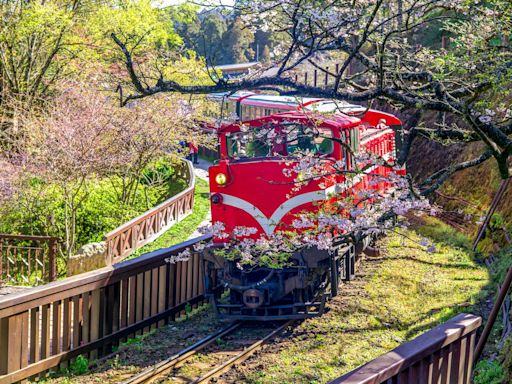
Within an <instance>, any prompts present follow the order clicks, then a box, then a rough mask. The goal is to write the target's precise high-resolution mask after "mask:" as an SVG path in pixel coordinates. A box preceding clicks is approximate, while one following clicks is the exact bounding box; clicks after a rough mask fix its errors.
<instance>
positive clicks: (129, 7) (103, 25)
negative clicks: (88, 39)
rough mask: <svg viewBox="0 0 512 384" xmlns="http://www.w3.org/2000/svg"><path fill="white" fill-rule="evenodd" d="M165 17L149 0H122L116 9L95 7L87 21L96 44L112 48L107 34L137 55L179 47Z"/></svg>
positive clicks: (179, 40) (178, 40) (178, 38)
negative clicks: (136, 51)
mask: <svg viewBox="0 0 512 384" xmlns="http://www.w3.org/2000/svg"><path fill="white" fill-rule="evenodd" d="M166 16H167V15H166V13H165V12H163V11H161V10H159V9H158V8H156V7H154V6H153V5H152V4H151V1H150V0H124V1H121V2H120V3H119V4H118V6H112V5H111V4H108V3H107V4H105V5H103V6H101V7H98V8H97V10H96V12H95V14H94V17H93V18H91V19H90V20H89V24H88V29H89V31H88V32H89V34H90V35H91V36H93V38H94V39H95V40H97V41H100V42H101V41H103V42H104V44H105V45H110V46H112V44H113V42H112V40H111V39H110V34H111V33H116V34H117V35H118V36H119V37H120V38H123V39H124V40H125V41H127V42H128V44H129V47H130V48H131V49H137V50H138V51H139V52H140V51H141V50H142V51H144V50H147V49H150V48H154V47H162V46H165V47H170V48H175V47H177V46H179V45H180V44H181V43H182V39H181V38H180V36H179V35H178V34H177V33H175V32H174V30H173V28H171V25H170V20H169V18H168V17H166Z"/></svg>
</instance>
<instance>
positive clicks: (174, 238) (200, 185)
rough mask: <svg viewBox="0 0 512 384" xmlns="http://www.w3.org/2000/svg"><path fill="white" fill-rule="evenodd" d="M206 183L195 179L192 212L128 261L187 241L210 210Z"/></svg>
mask: <svg viewBox="0 0 512 384" xmlns="http://www.w3.org/2000/svg"><path fill="white" fill-rule="evenodd" d="M209 191H210V190H209V188H208V183H207V182H206V181H204V180H202V179H200V178H198V177H196V191H195V195H194V211H193V213H192V214H191V215H189V216H187V217H186V218H185V219H183V220H182V221H180V222H179V223H177V224H175V225H174V226H172V227H171V228H170V229H169V230H168V231H166V232H165V233H164V234H162V235H161V236H160V237H159V238H158V239H156V240H155V241H153V242H152V243H150V244H148V245H146V246H144V247H142V248H140V249H139V250H137V251H136V252H134V253H133V254H132V255H131V256H130V257H129V259H133V258H134V257H137V256H140V255H142V254H144V253H148V252H151V251H154V250H156V249H160V248H167V247H170V246H172V245H175V244H178V243H181V242H183V241H185V240H187V239H188V238H189V237H190V235H191V234H192V233H194V231H195V230H196V229H197V226H198V225H199V224H201V222H203V221H204V220H205V219H206V216H207V215H208V212H209V210H210V200H209Z"/></svg>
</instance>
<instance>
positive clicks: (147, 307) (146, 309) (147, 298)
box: [142, 271, 151, 332]
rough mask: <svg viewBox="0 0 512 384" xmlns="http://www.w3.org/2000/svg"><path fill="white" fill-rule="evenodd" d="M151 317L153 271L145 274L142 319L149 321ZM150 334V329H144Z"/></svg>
mask: <svg viewBox="0 0 512 384" xmlns="http://www.w3.org/2000/svg"><path fill="white" fill-rule="evenodd" d="M150 315H151V271H146V272H144V302H143V313H142V318H143V319H147V318H148V317H149V316H150ZM143 331H144V332H148V331H149V328H144V330H143Z"/></svg>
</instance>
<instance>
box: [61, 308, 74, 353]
mask: <svg viewBox="0 0 512 384" xmlns="http://www.w3.org/2000/svg"><path fill="white" fill-rule="evenodd" d="M71 309H72V308H71V300H70V299H69V298H68V299H64V300H63V309H62V350H63V351H69V350H70V349H71Z"/></svg>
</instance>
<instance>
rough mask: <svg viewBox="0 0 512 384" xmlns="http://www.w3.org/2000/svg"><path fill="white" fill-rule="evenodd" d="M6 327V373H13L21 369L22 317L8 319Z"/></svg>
mask: <svg viewBox="0 0 512 384" xmlns="http://www.w3.org/2000/svg"><path fill="white" fill-rule="evenodd" d="M8 327H9V337H8V343H9V344H8V345H7V372H14V371H16V370H18V369H20V368H21V337H22V332H23V331H22V327H23V318H22V315H16V316H11V317H9V319H8Z"/></svg>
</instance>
